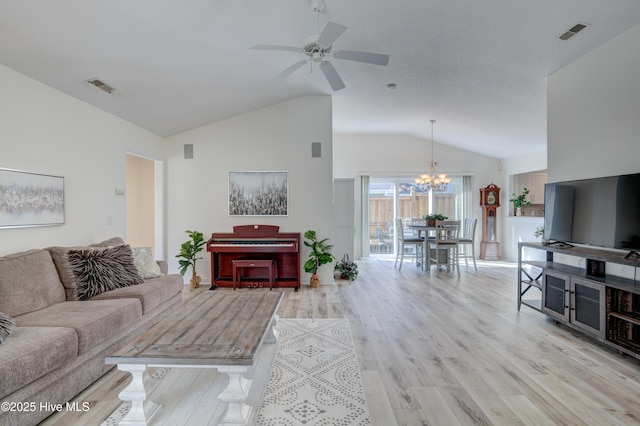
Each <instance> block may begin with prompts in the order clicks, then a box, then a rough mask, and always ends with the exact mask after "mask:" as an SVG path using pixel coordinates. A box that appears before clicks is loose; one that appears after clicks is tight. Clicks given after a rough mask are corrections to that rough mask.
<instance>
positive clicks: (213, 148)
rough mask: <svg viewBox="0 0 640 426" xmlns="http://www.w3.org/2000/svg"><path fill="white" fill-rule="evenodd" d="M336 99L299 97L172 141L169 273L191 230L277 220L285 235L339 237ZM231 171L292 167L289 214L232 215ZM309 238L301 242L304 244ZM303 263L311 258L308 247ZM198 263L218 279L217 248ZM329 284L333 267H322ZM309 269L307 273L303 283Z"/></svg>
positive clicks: (217, 229) (199, 268)
mask: <svg viewBox="0 0 640 426" xmlns="http://www.w3.org/2000/svg"><path fill="white" fill-rule="evenodd" d="M331 111H332V110H331V98H330V97H328V96H311V97H302V98H297V99H294V100H291V101H287V102H282V103H279V104H276V105H272V106H269V107H266V108H262V109H259V110H256V111H253V112H250V113H247V114H242V115H239V116H235V117H232V118H229V119H227V120H223V121H219V122H216V123H213V124H210V125H207V126H203V127H200V128H197V129H194V130H191V131H188V132H185V133H182V134H179V135H176V136H173V137H171V138H169V139H168V141H167V142H168V150H167V194H168V197H167V223H168V229H167V241H168V254H167V257H168V259H169V270H170V271H172V272H176V271H177V270H178V268H177V266H178V265H177V260H175V255H176V253H177V252H178V251H179V247H180V244H181V243H182V242H184V241H186V240H187V236H186V234H185V230H187V229H190V230H198V231H200V232H202V233H203V234H205V238H206V239H208V238H209V237H210V236H211V233H213V232H232V230H233V229H232V228H233V226H235V225H246V224H269V225H278V226H280V231H281V232H300V233H301V234H304V232H305V231H306V230H309V229H314V230H316V231H317V232H318V235H319V236H320V237H322V238H325V237H329V238H331V237H332V232H333V223H332V217H333V208H332V161H331V160H332V131H331V129H332V124H331V123H332V121H331ZM312 142H321V143H322V157H321V158H311V143H312ZM185 144H193V152H194V159H191V160H185V159H184V155H183V152H184V145H185ZM230 171H288V172H289V215H288V216H286V217H275V216H272V217H268V216H267V217H265V216H263V217H238V216H229V215H228V209H227V207H228V201H227V196H228V175H229V172H230ZM302 240H303V238H302V236H301V244H302ZM301 250H302V254H301V261H302V262H304V261H305V260H306V258H307V256H308V251H307V248H306V247H304V246H303V247H302V249H301ZM203 257H204V259H203V261H201V262H200V263H199V264H198V265H197V268H196V269H197V271H198V273H199V275H201V276H202V277H203V279H204V280H205V281H207V282H210V281H209V280H210V279H211V273H210V259H209V257H210V256H209V253H207V252H203ZM320 272H321V274H320V277H321V282H322V283H328V282H333V265H330V267H328V266H325V267H324V268H323V270H322V271H320ZM308 278H309V276H308V274H305V273H304V271H302V281H303V284H306V283H308V281H309V280H308Z"/></svg>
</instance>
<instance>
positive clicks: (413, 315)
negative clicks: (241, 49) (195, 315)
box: [45, 259, 640, 426]
mask: <svg viewBox="0 0 640 426" xmlns="http://www.w3.org/2000/svg"><path fill="white" fill-rule="evenodd" d="M358 264H359V269H360V276H359V277H358V279H357V280H356V281H354V282H353V283H349V282H347V281H339V282H338V284H337V285H336V286H321V287H320V288H317V289H311V288H309V287H308V286H305V287H303V288H302V289H301V290H300V291H299V292H297V293H296V292H294V291H293V290H292V289H286V290H285V292H286V295H285V299H284V300H283V303H282V305H281V306H280V309H279V315H280V316H281V317H284V318H327V317H344V318H348V319H349V320H350V325H351V329H352V333H353V336H354V340H355V345H356V349H357V351H358V358H359V363H360V367H361V371H362V378H363V382H364V386H365V389H366V393H367V400H368V404H369V409H370V412H371V418H372V422H373V424H374V425H379V426H391V425H396V424H397V425H457V424H461V425H466V424H495V425H505V424H508V425H518V424H526V425H544V424H549V425H551V424H553V425H557V424H562V425H616V424H640V363H639V362H638V361H637V360H635V359H632V358H625V357H622V356H621V355H619V354H617V353H615V352H614V351H612V350H610V349H608V348H605V347H603V346H601V345H599V344H597V343H595V342H594V341H593V340H590V339H589V338H586V337H584V336H582V335H581V334H579V333H576V332H574V331H572V330H570V329H568V328H566V327H563V326H560V325H557V324H555V323H553V322H552V321H551V320H550V319H549V318H548V317H546V316H545V315H543V314H541V313H539V312H536V311H534V310H531V309H529V308H527V307H523V308H522V310H521V311H520V312H517V310H516V288H515V286H516V268H515V265H514V264H508V263H499V262H485V263H480V264H479V265H478V266H479V268H478V272H475V271H474V270H473V268H472V267H469V268H466V267H464V266H462V267H461V277H460V278H458V277H457V275H449V274H447V273H446V272H444V271H443V272H441V273H440V275H439V276H437V275H436V273H435V269H434V270H433V271H432V272H431V273H428V272H422V271H420V270H419V268H416V267H415V266H414V265H413V264H411V263H405V265H404V267H403V268H402V271H400V272H398V270H397V269H394V266H393V260H388V259H386V260H385V259H368V260H361V261H358ZM207 288H208V286H205V287H204V288H202V287H201V288H200V289H197V290H191V289H185V297H197V295H198V293H199V292H201V291H207ZM221 290H222V289H221ZM223 291H224V290H223ZM127 380H128V378H127V377H126V375H125V374H124V373H121V372H118V371H112V372H111V373H109V374H107V375H106V376H105V377H104V378H103V379H101V380H100V381H99V382H97V383H96V384H95V385H94V386H93V387H92V388H89V389H88V390H87V391H85V392H84V393H82V394H81V395H79V396H78V398H77V400H78V401H89V402H90V403H91V404H92V405H91V406H92V409H91V410H89V412H88V413H85V414H83V415H82V416H80V417H78V416H77V414H76V415H73V414H69V413H66V414H65V413H63V414H61V415H55V416H52V417H50V418H49V419H47V421H45V424H47V425H70V424H83V425H88V424H96V425H98V424H100V423H101V422H102V421H103V420H104V418H105V417H106V415H108V413H109V412H110V411H112V410H113V409H115V407H117V406H118V405H119V400H118V397H117V394H118V392H119V390H120V389H122V387H123V386H124V385H125V383H126V382H127ZM203 414H204V413H203ZM205 418H206V417H203V423H202V424H206V423H207V421H206V420H205Z"/></svg>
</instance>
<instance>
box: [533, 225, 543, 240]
mask: <svg viewBox="0 0 640 426" xmlns="http://www.w3.org/2000/svg"><path fill="white" fill-rule="evenodd" d="M533 236H534V237H536V238H543V237H544V226H543V225H540V226H538V227H537V228H536V229H535V230H534V231H533Z"/></svg>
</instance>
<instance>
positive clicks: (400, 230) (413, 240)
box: [394, 219, 425, 271]
mask: <svg viewBox="0 0 640 426" xmlns="http://www.w3.org/2000/svg"><path fill="white" fill-rule="evenodd" d="M396 234H397V236H398V237H397V239H398V251H397V253H396V263H395V264H394V267H397V266H398V259H400V267H399V268H398V271H401V270H402V262H403V261H404V252H405V249H406V248H408V247H411V246H413V247H414V248H415V250H414V251H413V253H412V254H411V255H410V256H411V257H413V258H415V260H416V262H418V263H419V264H420V267H421V268H422V269H423V270H424V259H423V258H424V252H425V239H424V238H418V237H414V236H407V235H405V234H404V226H403V225H402V219H396Z"/></svg>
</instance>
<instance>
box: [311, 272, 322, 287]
mask: <svg viewBox="0 0 640 426" xmlns="http://www.w3.org/2000/svg"><path fill="white" fill-rule="evenodd" d="M309 285H310V286H311V288H318V286H319V285H320V277H319V276H318V274H313V275H311V280H310V281H309Z"/></svg>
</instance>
